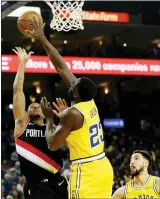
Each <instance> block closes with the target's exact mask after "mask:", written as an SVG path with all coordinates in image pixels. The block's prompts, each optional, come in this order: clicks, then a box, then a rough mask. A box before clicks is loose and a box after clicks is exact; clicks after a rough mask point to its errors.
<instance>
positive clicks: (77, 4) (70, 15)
mask: <svg viewBox="0 0 160 199" xmlns="http://www.w3.org/2000/svg"><path fill="white" fill-rule="evenodd" d="M84 1H85V0H64V1H63V0H55V1H51V2H52V3H51V2H48V1H45V2H46V3H47V4H48V6H50V8H51V9H52V13H53V19H52V21H51V24H50V27H51V28H52V29H54V30H57V31H62V30H63V31H66V32H68V31H70V30H77V29H81V30H83V29H84V27H83V21H82V18H81V14H82V6H83V5H84Z"/></svg>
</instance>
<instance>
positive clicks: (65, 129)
mask: <svg viewBox="0 0 160 199" xmlns="http://www.w3.org/2000/svg"><path fill="white" fill-rule="evenodd" d="M31 23H32V25H33V27H34V30H33V31H32V32H30V31H28V33H30V34H31V35H32V36H34V37H35V38H36V39H38V40H39V41H40V43H41V44H42V46H43V47H44V49H45V50H46V52H47V54H48V56H49V57H50V59H51V61H52V63H53V65H54V67H55V69H56V70H57V72H58V73H59V74H60V76H61V77H62V79H63V80H64V82H65V83H66V85H67V86H68V87H69V96H70V98H71V101H72V107H70V108H67V109H66V110H65V111H64V112H63V113H62V114H61V117H60V124H59V125H58V126H57V128H55V129H53V118H52V110H51V109H49V106H48V102H47V99H46V98H43V99H42V101H41V106H42V109H43V113H44V115H45V116H46V118H47V121H46V122H47V125H46V140H47V143H48V147H49V148H50V149H51V150H53V151H56V150H57V149H58V148H59V147H60V146H61V144H64V143H65V142H67V144H68V147H69V150H70V160H71V165H72V166H71V171H72V177H71V180H70V197H69V198H73V199H76V198H81V199H82V198H96V199H98V198H110V197H111V194H112V183H113V169H112V166H111V164H110V162H109V160H108V159H107V158H106V157H105V153H104V141H103V130H102V126H101V123H100V118H99V114H98V110H97V107H96V105H95V102H94V100H93V99H94V97H95V95H96V91H97V87H96V85H95V84H94V83H93V82H92V81H91V80H89V79H87V78H84V77H83V78H79V79H77V78H76V77H75V76H74V75H73V74H72V73H71V71H70V70H69V69H68V66H67V65H66V63H65V62H64V61H63V59H62V57H61V56H60V54H59V53H58V52H57V50H56V49H55V48H54V47H53V46H52V45H51V44H50V43H49V41H48V40H47V39H46V37H45V36H44V32H43V27H44V26H41V24H40V23H38V22H37V21H35V20H34V19H31Z"/></svg>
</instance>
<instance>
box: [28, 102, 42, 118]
mask: <svg viewBox="0 0 160 199" xmlns="http://www.w3.org/2000/svg"><path fill="white" fill-rule="evenodd" d="M28 114H29V116H30V117H31V118H34V117H39V118H40V117H44V116H43V113H42V109H41V106H40V104H38V103H32V104H31V105H30V106H29V107H28Z"/></svg>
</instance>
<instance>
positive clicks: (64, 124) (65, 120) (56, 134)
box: [45, 109, 73, 151]
mask: <svg viewBox="0 0 160 199" xmlns="http://www.w3.org/2000/svg"><path fill="white" fill-rule="evenodd" d="M72 126H73V112H72V111H71V110H70V109H67V110H65V111H64V112H63V113H62V115H61V118H60V124H59V125H58V126H57V128H56V129H54V128H53V119H47V126H46V133H45V136H46V140H47V144H48V148H49V149H50V150H51V151H56V150H58V149H59V148H60V146H61V145H62V144H64V143H65V140H66V138H67V136H68V135H69V133H70V132H71V131H72Z"/></svg>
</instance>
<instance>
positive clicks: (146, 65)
mask: <svg viewBox="0 0 160 199" xmlns="http://www.w3.org/2000/svg"><path fill="white" fill-rule="evenodd" d="M63 59H64V61H65V62H66V64H67V66H68V68H69V69H70V70H71V71H72V72H73V73H74V74H96V75H138V76H141V75H143V76H160V60H150V59H117V58H90V57H63ZM1 68H2V72H6V73H12V72H14V73H15V72H17V69H18V58H17V56H15V55H2V67H1ZM25 72H26V73H51V74H52V73H56V70H55V68H54V66H53V65H52V63H51V61H50V60H49V58H48V57H47V56H32V58H31V59H30V60H29V61H28V63H27V66H26V69H25Z"/></svg>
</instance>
